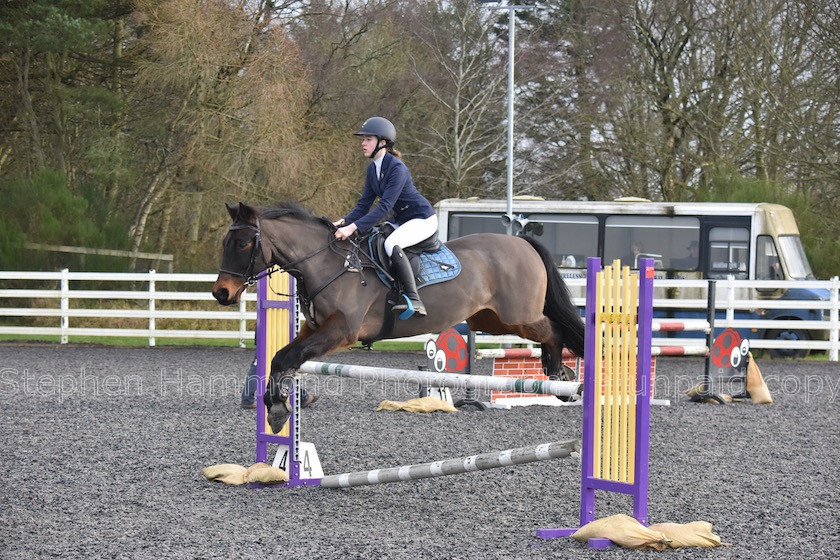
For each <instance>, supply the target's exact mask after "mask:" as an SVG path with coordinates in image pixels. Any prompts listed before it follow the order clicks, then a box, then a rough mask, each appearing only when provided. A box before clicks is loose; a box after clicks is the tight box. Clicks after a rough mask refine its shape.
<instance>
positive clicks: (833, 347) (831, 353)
mask: <svg viewBox="0 0 840 560" xmlns="http://www.w3.org/2000/svg"><path fill="white" fill-rule="evenodd" d="M839 292H840V278H838V277H837V276H834V277H832V278H831V292H830V295H829V300H830V301H831V308H830V309H829V310H828V322H829V325H830V327H829V328H830V329H831V330H830V331H828V341H829V347H828V359H829V360H830V361H832V362H836V361H838V359H840V358H838V344H837V342H838V340H837V339H838V336H840V333H838V331H840V321H838V317H837V315H838V309H837V308H838V300H840V293H839Z"/></svg>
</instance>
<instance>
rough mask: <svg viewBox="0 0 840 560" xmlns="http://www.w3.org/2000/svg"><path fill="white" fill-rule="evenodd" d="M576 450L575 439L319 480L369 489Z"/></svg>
mask: <svg viewBox="0 0 840 560" xmlns="http://www.w3.org/2000/svg"><path fill="white" fill-rule="evenodd" d="M579 450H580V442H579V441H578V440H568V441H557V442H554V443H543V444H541V445H537V446H535V447H518V448H516V449H508V450H506V451H494V452H491V453H481V454H479V455H471V456H469V457H464V458H461V459H446V460H444V461H435V462H433V463H422V464H419V465H405V466H402V467H391V468H387V469H373V470H370V471H358V472H352V473H344V474H334V475H330V476H325V477H324V478H322V479H321V486H324V487H326V488H350V487H353V486H369V485H372V484H386V483H389V482H404V481H406V480H418V479H421V478H434V477H438V476H449V475H452V474H462V473H467V472H474V471H485V470H488V469H497V468H501V467H509V466H512V465H523V464H525V463H534V462H536V461H547V460H548V459H559V458H562V457H569V456H571V454H572V453H573V452H575V451H579Z"/></svg>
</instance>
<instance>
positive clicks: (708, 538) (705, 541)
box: [648, 521, 721, 548]
mask: <svg viewBox="0 0 840 560" xmlns="http://www.w3.org/2000/svg"><path fill="white" fill-rule="evenodd" d="M648 529H650V530H651V531H657V532H660V533H662V534H663V535H665V537H666V538H667V539H668V541H669V542H668V546H669V547H670V548H682V547H684V546H696V547H701V548H711V547H715V546H721V542H720V537H719V536H717V535H715V534H714V533H712V524H711V523H709V522H708V521H693V522H691V523H656V524H655V525H650V526H649V527H648Z"/></svg>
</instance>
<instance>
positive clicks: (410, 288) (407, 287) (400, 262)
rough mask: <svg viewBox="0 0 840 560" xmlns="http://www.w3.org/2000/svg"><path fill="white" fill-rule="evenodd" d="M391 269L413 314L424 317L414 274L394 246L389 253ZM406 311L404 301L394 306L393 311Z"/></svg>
mask: <svg viewBox="0 0 840 560" xmlns="http://www.w3.org/2000/svg"><path fill="white" fill-rule="evenodd" d="M391 267H392V268H393V269H394V274H396V276H397V280H399V281H400V285H401V286H402V291H403V293H404V294H405V295H406V297H408V299H409V300H410V301H411V305H412V307H414V313H416V314H417V315H425V314H426V307H425V306H424V305H423V302H422V301H420V296H419V295H417V284H415V283H414V272H413V271H412V270H411V263H410V262H408V257H406V256H405V253H403V250H402V249H400V247H399V245H395V246H394V251H393V252H392V253H391ZM406 309H408V304H406V302H405V300H401V301H400V302H399V303H397V304H396V305H395V306H394V311H404V310H406Z"/></svg>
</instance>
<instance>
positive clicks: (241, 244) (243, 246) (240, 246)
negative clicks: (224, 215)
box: [236, 239, 248, 249]
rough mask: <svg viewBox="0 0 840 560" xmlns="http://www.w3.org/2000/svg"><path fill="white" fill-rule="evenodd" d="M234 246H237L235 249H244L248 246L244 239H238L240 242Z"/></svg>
mask: <svg viewBox="0 0 840 560" xmlns="http://www.w3.org/2000/svg"><path fill="white" fill-rule="evenodd" d="M236 246H237V247H239V248H240V249H244V248H245V247H247V246H248V241H246V240H245V239H240V240H239V241H238V242H237V243H236Z"/></svg>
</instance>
